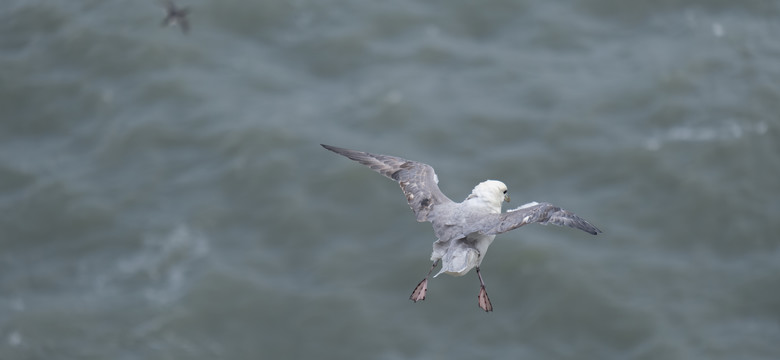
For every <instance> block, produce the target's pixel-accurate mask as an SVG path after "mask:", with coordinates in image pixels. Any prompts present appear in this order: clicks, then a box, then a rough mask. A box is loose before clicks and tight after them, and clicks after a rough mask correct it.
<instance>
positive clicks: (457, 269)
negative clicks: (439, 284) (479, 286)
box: [431, 234, 496, 277]
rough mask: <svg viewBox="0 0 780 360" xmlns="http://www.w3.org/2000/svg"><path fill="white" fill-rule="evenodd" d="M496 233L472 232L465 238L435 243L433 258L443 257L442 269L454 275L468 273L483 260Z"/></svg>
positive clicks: (434, 259)
mask: <svg viewBox="0 0 780 360" xmlns="http://www.w3.org/2000/svg"><path fill="white" fill-rule="evenodd" d="M495 237H496V236H495V235H482V234H471V235H469V236H468V237H466V238H464V239H458V240H451V241H448V242H446V243H443V244H442V243H439V242H437V243H434V246H433V248H434V251H433V254H432V256H431V260H433V261H436V260H438V259H441V261H442V265H441V271H439V272H438V273H437V274H436V275H434V277H436V276H439V274H442V273H445V274H449V275H452V276H463V275H466V274H467V273H468V272H469V271H470V270H471V269H473V268H474V267H476V266H479V264H480V263H481V262H482V259H484V257H485V253H486V252H487V249H488V247H489V246H490V244H491V243H492V242H493V239H495Z"/></svg>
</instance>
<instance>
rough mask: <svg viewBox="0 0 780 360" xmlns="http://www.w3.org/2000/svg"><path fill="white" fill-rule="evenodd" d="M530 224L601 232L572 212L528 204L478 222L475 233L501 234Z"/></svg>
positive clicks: (543, 205)
mask: <svg viewBox="0 0 780 360" xmlns="http://www.w3.org/2000/svg"><path fill="white" fill-rule="evenodd" d="M531 223H540V224H545V225H546V224H553V225H558V226H568V227H571V228H575V229H580V230H582V231H584V232H586V233H590V234H592V235H596V234H598V233H600V232H601V230H599V229H598V228H596V227H595V226H593V225H591V224H590V223H589V222H587V221H585V219H583V218H581V217H579V216H577V215H576V214H574V213H573V212H571V211H568V210H564V209H561V208H559V207H557V206H553V205H552V204H549V203H536V204H535V203H530V204H526V205H523V206H521V207H519V208H517V209H514V210H508V211H507V212H505V213H503V214H499V215H494V216H492V217H491V219H489V220H487V221H482V222H480V227H481V228H480V229H478V230H477V231H479V232H481V233H483V234H486V235H493V234H501V233H504V232H507V231H510V230H514V229H517V228H519V227H521V226H523V225H526V224H531Z"/></svg>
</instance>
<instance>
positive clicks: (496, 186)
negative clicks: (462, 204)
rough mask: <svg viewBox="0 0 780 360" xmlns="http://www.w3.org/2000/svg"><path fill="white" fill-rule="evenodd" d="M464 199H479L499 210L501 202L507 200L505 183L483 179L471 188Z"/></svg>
mask: <svg viewBox="0 0 780 360" xmlns="http://www.w3.org/2000/svg"><path fill="white" fill-rule="evenodd" d="M466 200H479V201H481V202H484V203H486V205H488V206H490V207H492V208H495V209H497V211H498V212H501V203H502V202H504V201H506V202H509V195H508V194H507V188H506V185H505V184H504V183H502V182H500V181H498V180H485V181H483V182H481V183H479V184H477V186H475V187H474V190H471V194H470V195H469V196H468V197H467V198H466Z"/></svg>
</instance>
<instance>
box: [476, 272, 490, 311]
mask: <svg viewBox="0 0 780 360" xmlns="http://www.w3.org/2000/svg"><path fill="white" fill-rule="evenodd" d="M477 276H479V287H480V288H479V295H477V300H478V303H479V307H480V308H481V309H482V310H485V312H489V311H493V304H491V303H490V298H489V297H488V294H487V291H485V282H484V281H482V274H481V273H480V272H479V266H477Z"/></svg>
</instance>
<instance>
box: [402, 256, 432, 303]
mask: <svg viewBox="0 0 780 360" xmlns="http://www.w3.org/2000/svg"><path fill="white" fill-rule="evenodd" d="M438 264H439V260H436V261H434V262H433V266H431V269H430V270H428V275H425V279H422V281H420V283H419V284H417V287H415V288H414V291H412V296H410V297H409V299H410V300H412V301H414V302H418V301H420V300H425V293H426V292H427V291H428V276H431V273H432V272H433V269H435V268H436V265H438Z"/></svg>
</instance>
